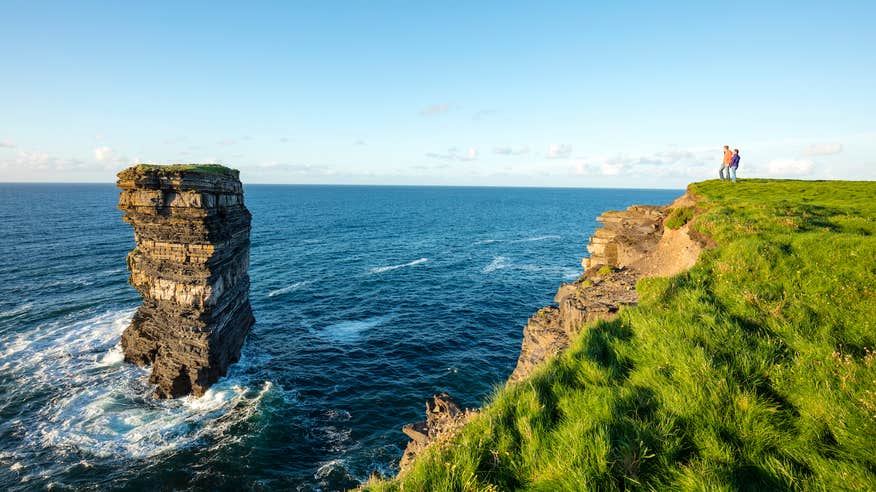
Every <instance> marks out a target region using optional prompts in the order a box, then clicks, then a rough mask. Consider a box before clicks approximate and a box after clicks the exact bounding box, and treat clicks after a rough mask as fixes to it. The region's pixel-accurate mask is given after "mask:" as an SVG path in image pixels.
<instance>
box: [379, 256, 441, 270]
mask: <svg viewBox="0 0 876 492" xmlns="http://www.w3.org/2000/svg"><path fill="white" fill-rule="evenodd" d="M427 261H429V258H420V259H419V260H414V261H411V262H408V263H403V264H401V265H390V266H382V267H377V268H372V269H371V270H368V273H383V272H389V271H392V270H397V269H399V268H404V267H409V266H414V265H419V264H420V263H425V262H427Z"/></svg>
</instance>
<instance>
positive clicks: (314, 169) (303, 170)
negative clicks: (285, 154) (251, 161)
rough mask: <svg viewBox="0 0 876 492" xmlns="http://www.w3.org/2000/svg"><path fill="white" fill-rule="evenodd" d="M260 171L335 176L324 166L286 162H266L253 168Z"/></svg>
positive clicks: (333, 171)
mask: <svg viewBox="0 0 876 492" xmlns="http://www.w3.org/2000/svg"><path fill="white" fill-rule="evenodd" d="M254 167H255V168H256V169H257V170H261V171H278V172H281V173H283V174H294V175H299V176H331V175H333V174H336V172H335V170H334V169H331V168H329V167H326V166H317V165H313V164H289V163H286V162H278V161H268V162H263V163H261V164H256V165H255V166H254Z"/></svg>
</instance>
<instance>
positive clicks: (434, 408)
mask: <svg viewBox="0 0 876 492" xmlns="http://www.w3.org/2000/svg"><path fill="white" fill-rule="evenodd" d="M475 412H476V410H472V409H465V410H463V408H462V407H461V406H460V405H459V403H458V402H457V401H456V400H455V399H453V397H452V396H450V395H448V394H447V393H440V394H437V395H435V396H433V397H432V402H428V401H427V402H426V420H425V421H423V422H415V423H413V424H406V425H405V426H404V427H402V432H404V433H405V434H406V435H407V436H408V437H410V438H411V441H410V442H409V443H408V445H407V447H406V448H405V452H404V454H403V455H402V458H401V462H400V463H399V467H401V468H402V469H404V468H407V467H408V465H410V464H411V463H412V462H413V460H414V457H416V456H417V455H418V454H419V453H420V452H422V451H423V450H424V449H426V447H427V446H429V445H430V444H432V443H433V442H437V441H440V440H441V439H442V438H444V437H447V436H451V435H453V434H454V433H455V432H456V430H457V429H459V428H460V427H462V426H463V424H465V422H466V420H468V418H469V417H471V415H472V414H474V413H475Z"/></svg>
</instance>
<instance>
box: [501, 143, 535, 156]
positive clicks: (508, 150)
mask: <svg viewBox="0 0 876 492" xmlns="http://www.w3.org/2000/svg"><path fill="white" fill-rule="evenodd" d="M493 153H494V154H496V155H524V154H528V153H529V147H527V146H525V145H524V146H523V147H518V148H516V149H515V148H514V147H494V148H493Z"/></svg>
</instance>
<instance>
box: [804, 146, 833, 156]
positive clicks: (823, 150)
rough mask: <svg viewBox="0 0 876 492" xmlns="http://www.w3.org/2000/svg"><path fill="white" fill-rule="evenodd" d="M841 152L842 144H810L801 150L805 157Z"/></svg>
mask: <svg viewBox="0 0 876 492" xmlns="http://www.w3.org/2000/svg"><path fill="white" fill-rule="evenodd" d="M842 151H843V144H841V143H821V144H812V145H810V146H809V147H806V149H804V150H803V153H804V154H805V155H831V154H839V153H840V152H842Z"/></svg>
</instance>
